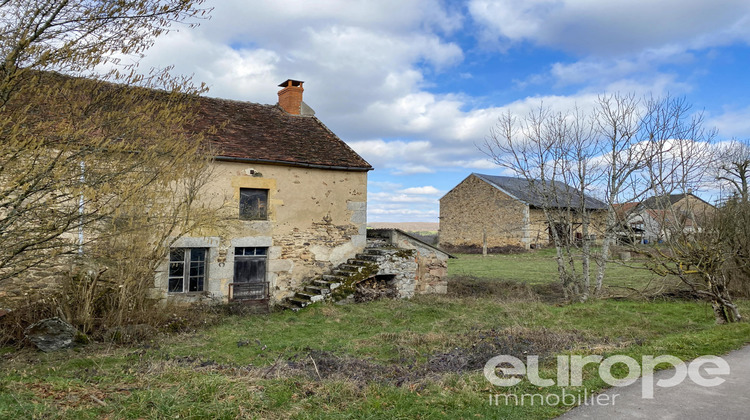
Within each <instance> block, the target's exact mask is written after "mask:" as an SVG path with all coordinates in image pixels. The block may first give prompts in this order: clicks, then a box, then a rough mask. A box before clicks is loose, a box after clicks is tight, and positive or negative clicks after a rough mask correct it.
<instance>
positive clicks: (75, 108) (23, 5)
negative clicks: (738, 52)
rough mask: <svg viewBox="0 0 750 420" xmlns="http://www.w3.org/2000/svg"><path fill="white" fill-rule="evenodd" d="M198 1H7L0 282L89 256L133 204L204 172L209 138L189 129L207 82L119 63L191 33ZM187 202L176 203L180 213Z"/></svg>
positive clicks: (2, 18)
mask: <svg viewBox="0 0 750 420" xmlns="http://www.w3.org/2000/svg"><path fill="white" fill-rule="evenodd" d="M202 2H203V0H193V1H189V0H188V1H185V0H145V1H138V2H111V1H83V0H8V1H2V2H0V24H1V25H2V29H0V140H1V141H2V145H3V147H2V148H0V241H2V243H3V246H2V247H0V280H2V279H6V278H9V277H14V276H17V275H19V274H20V273H23V272H24V271H26V270H28V269H30V268H39V267H42V268H43V267H45V266H50V265H55V264H57V263H59V261H58V260H57V257H59V256H64V255H75V254H78V253H80V251H81V250H82V249H83V247H87V246H88V247H89V248H90V249H92V248H91V247H92V246H93V245H92V243H93V241H96V240H104V238H106V235H96V234H95V233H97V230H99V229H101V227H102V226H105V225H106V224H107V223H109V222H108V221H110V220H113V219H117V216H118V214H119V212H120V211H121V210H120V209H122V208H126V207H128V206H129V204H128V203H132V202H133V200H139V199H141V198H143V197H152V192H153V191H156V190H159V189H163V187H164V186H166V185H173V184H174V183H178V182H182V181H180V180H181V179H182V178H183V177H188V178H192V179H194V180H196V179H198V178H202V177H203V176H202V174H203V173H204V172H203V171H207V170H209V160H208V159H207V157H206V151H207V150H206V149H205V144H204V142H203V141H202V136H201V135H200V133H197V135H196V133H192V132H189V131H188V130H187V129H186V127H187V126H189V125H190V122H191V120H192V119H193V118H194V116H195V101H196V96H195V95H196V94H198V93H201V92H203V91H204V90H205V89H204V87H202V86H199V87H195V86H193V85H192V83H191V82H190V80H189V79H186V78H183V77H173V76H171V75H170V74H169V73H168V70H169V69H168V68H167V69H162V70H154V71H152V72H150V73H148V72H147V73H148V74H146V75H141V74H139V73H137V72H136V71H135V68H134V67H132V66H131V67H128V66H122V65H120V61H119V58H118V57H120V58H122V57H130V58H134V59H137V58H138V57H139V56H140V55H141V54H142V53H143V52H144V51H145V50H146V49H147V48H148V47H150V46H151V45H152V44H153V42H154V39H155V38H156V37H158V36H160V35H162V34H164V33H166V32H167V31H169V30H171V26H172V25H173V24H176V23H185V25H186V26H188V27H190V26H194V25H195V24H197V20H198V19H200V18H202V17H205V16H206V14H207V13H208V10H207V9H202V8H200V7H199V5H200V4H201V3H202ZM106 66H112V67H111V68H112V69H113V70H111V71H109V72H105V73H104V74H99V73H98V72H97V70H100V69H102V68H104V67H106ZM53 71H58V72H65V73H66V74H67V75H66V76H63V75H61V74H58V73H54V72H53ZM71 75H78V76H86V77H85V78H84V77H71ZM187 168H191V169H193V170H194V171H193V172H192V173H191V172H186V169H187ZM199 168H202V169H200V170H199ZM193 185H194V186H196V187H197V186H198V183H193ZM189 196H190V193H188V194H185V195H183V198H181V199H180V201H178V202H175V203H172V204H173V205H174V206H175V208H177V209H181V213H180V214H181V215H182V216H181V217H185V216H186V215H187V214H188V213H189V212H186V210H187V209H186V208H185V207H184V206H183V204H185V203H188V202H189V203H191V206H193V204H192V203H195V200H193V199H190V198H189ZM141 209H142V210H146V207H141ZM152 214H153V213H152ZM141 215H142V216H147V215H148V213H141ZM144 220H145V219H144ZM175 220H176V219H175ZM142 221H143V220H142ZM179 225H182V226H187V225H186V224H184V223H180V224H179ZM180 229H182V228H180ZM117 232H121V231H110V234H115V233H117ZM156 236H159V235H158V234H156Z"/></svg>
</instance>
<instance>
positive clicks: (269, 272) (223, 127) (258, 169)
mask: <svg viewBox="0 0 750 420" xmlns="http://www.w3.org/2000/svg"><path fill="white" fill-rule="evenodd" d="M302 85H303V82H301V81H297V80H287V81H285V82H284V83H282V84H280V85H279V86H280V87H281V88H282V89H281V90H280V91H279V92H278V97H279V101H278V104H276V105H261V104H255V103H249V102H240V101H230V100H223V99H215V98H201V99H200V101H201V106H200V113H199V116H198V118H197V121H199V123H200V124H201V125H202V126H205V127H209V126H215V127H220V128H219V129H218V131H216V132H215V133H209V134H207V138H208V139H209V141H210V142H211V143H212V145H213V147H214V149H215V155H216V156H215V162H216V163H215V165H216V168H215V176H214V179H213V180H212V181H211V185H210V188H211V189H212V191H213V192H215V193H218V194H223V195H224V196H226V197H231V199H230V201H231V205H232V206H233V207H234V209H235V210H234V211H235V215H236V220H234V221H233V222H232V224H231V226H230V228H229V233H228V234H225V235H223V237H199V238H196V237H183V238H179V239H178V240H177V241H176V242H175V244H174V248H173V249H172V252H171V253H170V257H169V261H164V264H163V266H162V267H161V269H160V270H159V271H158V273H157V275H156V281H155V292H156V293H157V294H160V295H161V296H162V297H164V298H168V299H171V300H178V301H180V300H182V301H195V300H197V299H202V298H203V297H210V298H212V299H217V298H218V299H222V300H224V301H226V300H241V301H245V302H246V303H249V302H250V301H258V302H260V303H270V304H282V305H283V306H287V307H289V308H291V309H299V308H300V307H303V306H306V305H307V304H309V303H311V302H314V301H317V300H321V299H323V298H324V297H326V296H328V295H330V294H331V292H332V291H333V290H334V289H336V288H337V287H339V286H348V289H347V290H348V291H349V292H353V291H354V287H355V284H354V283H356V282H359V281H361V280H363V279H366V278H368V277H375V276H378V275H379V276H381V278H383V279H386V280H387V281H390V285H391V286H392V287H396V288H397V289H398V294H399V296H401V297H411V296H412V295H413V294H414V293H415V292H416V293H430V292H439V293H445V282H444V280H442V275H444V274H445V273H444V272H442V271H437V273H438V274H441V278H438V279H436V278H435V276H431V275H430V273H433V274H434V273H436V271H435V265H436V264H437V265H441V266H443V267H445V266H446V265H447V263H446V261H447V258H448V255H447V254H444V255H443V254H440V253H439V252H438V254H440V255H439V257H440V258H438V259H437V262H436V260H435V258H432V257H431V256H434V255H435V252H436V251H435V250H426V248H424V247H422V246H421V244H417V243H413V245H411V246H409V247H408V248H410V251H409V252H401V253H396V252H386V251H385V250H383V249H374V248H377V247H376V246H374V245H373V246H369V245H371V244H369V245H368V239H367V174H368V171H370V170H372V169H373V168H372V166H370V164H369V163H367V162H366V161H365V160H364V159H363V158H362V157H361V156H359V155H358V154H357V153H356V152H355V151H354V150H352V149H351V148H350V147H349V146H347V144H346V143H345V142H344V141H342V140H341V139H340V138H339V137H338V136H336V135H335V134H334V133H333V132H332V131H331V130H329V129H328V128H327V127H326V126H325V125H324V124H323V123H322V122H321V121H320V120H319V119H317V118H316V117H315V116H314V111H313V110H312V109H311V108H310V107H309V106H307V105H306V104H305V103H304V102H303V101H302V97H303V91H304V89H303V87H302ZM412 242H413V241H412ZM381 245H382V244H381ZM366 248H367V249H366ZM380 248H389V249H393V248H397V247H396V245H395V244H392V243H390V244H389V245H387V246H380ZM395 254H397V255H396V256H394V255H395ZM428 254H429V255H428ZM383 255H385V256H387V257H388V258H384V257H383ZM385 260H388V261H389V262H391V263H393V262H394V261H396V260H398V261H396V262H397V263H393V264H390V265H388V264H385V265H383V264H382V263H384V262H385ZM402 260H403V261H402ZM402 262H406V263H411V264H413V266H412V265H409V264H406V265H404V264H400V263H402ZM425 264H426V265H429V266H430V267H431V269H427V268H425V269H421V270H422V271H420V268H419V267H420V266H421V265H425ZM407 266H408V267H407ZM404 267H406V268H404ZM365 268H367V269H366V270H365ZM399 270H400V271H399ZM404 270H406V271H404ZM410 270H411V271H410ZM425 270H427V271H426V272H425ZM365 272H366V273H365ZM405 273H406V274H405ZM409 273H410V274H409ZM419 273H423V275H422V276H420V275H419ZM394 279H400V281H399V282H395V281H394ZM395 283H397V284H395ZM343 290H344V288H342V289H341V291H343ZM339 295H343V292H341V293H339ZM340 297H343V296H340Z"/></svg>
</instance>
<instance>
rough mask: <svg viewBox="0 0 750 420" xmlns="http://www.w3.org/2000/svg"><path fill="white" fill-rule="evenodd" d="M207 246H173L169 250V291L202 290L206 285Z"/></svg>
mask: <svg viewBox="0 0 750 420" xmlns="http://www.w3.org/2000/svg"><path fill="white" fill-rule="evenodd" d="M207 257H208V249H206V248H172V250H171V251H170V252H169V286H168V287H169V289H168V290H169V292H170V293H182V292H202V291H203V290H204V287H205V285H206V260H207Z"/></svg>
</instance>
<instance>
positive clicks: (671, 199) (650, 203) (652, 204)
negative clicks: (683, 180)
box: [641, 194, 693, 209]
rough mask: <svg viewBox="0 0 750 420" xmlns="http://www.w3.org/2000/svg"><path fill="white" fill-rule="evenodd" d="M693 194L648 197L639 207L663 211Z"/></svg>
mask: <svg viewBox="0 0 750 420" xmlns="http://www.w3.org/2000/svg"><path fill="white" fill-rule="evenodd" d="M688 195H693V194H665V195H659V196H653V197H649V198H647V199H646V200H644V201H643V202H641V207H642V208H645V209H663V208H666V207H670V206H673V205H675V204H677V202H679V201H680V200H682V199H683V198H685V197H687V196H688Z"/></svg>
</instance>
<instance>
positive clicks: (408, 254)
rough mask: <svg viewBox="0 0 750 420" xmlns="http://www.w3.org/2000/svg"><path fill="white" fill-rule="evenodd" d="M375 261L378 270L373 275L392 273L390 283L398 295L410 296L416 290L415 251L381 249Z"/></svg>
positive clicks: (416, 266)
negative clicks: (392, 276)
mask: <svg viewBox="0 0 750 420" xmlns="http://www.w3.org/2000/svg"><path fill="white" fill-rule="evenodd" d="M375 263H376V264H377V266H378V271H377V273H376V274H375V275H394V278H393V280H392V282H391V283H390V284H391V285H393V286H395V287H396V290H397V291H398V297H400V298H407V299H408V298H411V297H413V296H414V293H415V292H416V291H417V290H416V288H417V277H418V274H417V271H418V269H419V265H418V263H417V256H416V252H415V251H413V250H403V249H383V250H381V253H380V255H379V256H378V257H377V260H376V261H375Z"/></svg>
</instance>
